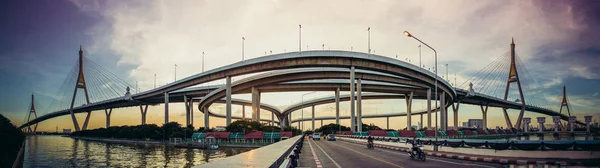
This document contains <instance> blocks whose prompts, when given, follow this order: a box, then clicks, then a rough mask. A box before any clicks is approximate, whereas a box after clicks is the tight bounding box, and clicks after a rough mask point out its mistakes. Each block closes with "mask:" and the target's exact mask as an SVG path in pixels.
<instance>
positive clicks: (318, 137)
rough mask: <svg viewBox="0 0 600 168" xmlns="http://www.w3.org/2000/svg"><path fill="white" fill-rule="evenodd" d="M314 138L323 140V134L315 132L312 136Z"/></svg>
mask: <svg viewBox="0 0 600 168" xmlns="http://www.w3.org/2000/svg"><path fill="white" fill-rule="evenodd" d="M312 138H313V140H321V134H320V133H314V134H313V136H312Z"/></svg>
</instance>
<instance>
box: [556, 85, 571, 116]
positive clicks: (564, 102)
mask: <svg viewBox="0 0 600 168" xmlns="http://www.w3.org/2000/svg"><path fill="white" fill-rule="evenodd" d="M563 107H566V109H567V114H568V116H571V109H570V108H569V102H568V101H567V86H565V85H563V91H562V102H561V103H560V111H559V113H560V114H562V111H563ZM561 125H562V122H561Z"/></svg>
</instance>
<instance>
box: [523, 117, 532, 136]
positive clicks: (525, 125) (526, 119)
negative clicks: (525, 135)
mask: <svg viewBox="0 0 600 168" xmlns="http://www.w3.org/2000/svg"><path fill="white" fill-rule="evenodd" d="M529 123H531V118H529V117H524V118H523V131H524V132H529Z"/></svg>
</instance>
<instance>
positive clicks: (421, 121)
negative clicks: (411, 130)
mask: <svg viewBox="0 0 600 168" xmlns="http://www.w3.org/2000/svg"><path fill="white" fill-rule="evenodd" d="M420 116H421V129H422V128H423V113H421V115H420ZM388 122H389V121H388Z"/></svg>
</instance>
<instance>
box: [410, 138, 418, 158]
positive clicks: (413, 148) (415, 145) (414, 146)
mask: <svg viewBox="0 0 600 168" xmlns="http://www.w3.org/2000/svg"><path fill="white" fill-rule="evenodd" d="M411 144H412V148H411V149H412V153H413V154H416V152H417V151H418V150H419V146H418V143H417V137H413V139H412V141H411Z"/></svg>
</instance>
